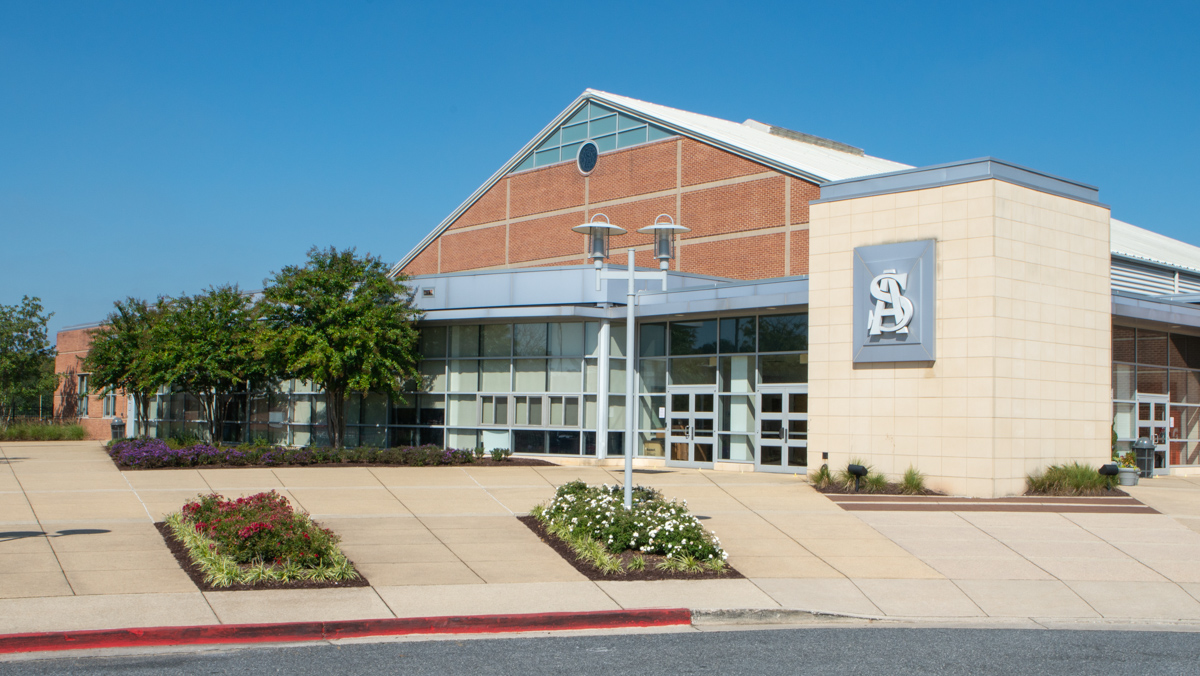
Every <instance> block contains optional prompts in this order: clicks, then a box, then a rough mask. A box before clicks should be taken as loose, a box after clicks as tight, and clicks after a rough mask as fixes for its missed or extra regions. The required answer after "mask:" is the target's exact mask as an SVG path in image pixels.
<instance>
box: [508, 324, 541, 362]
mask: <svg viewBox="0 0 1200 676" xmlns="http://www.w3.org/2000/svg"><path fill="white" fill-rule="evenodd" d="M546 334H547V330H546V325H545V324H517V325H515V326H513V353H514V354H516V355H517V356H518V357H544V356H546V340H547V338H546Z"/></svg>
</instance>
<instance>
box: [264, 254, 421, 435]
mask: <svg viewBox="0 0 1200 676" xmlns="http://www.w3.org/2000/svg"><path fill="white" fill-rule="evenodd" d="M403 281H404V280H403V278H400V279H394V278H392V277H389V276H388V267H387V266H386V265H385V264H384V263H383V262H382V261H381V260H380V259H379V258H377V257H372V256H369V255H368V256H359V255H357V254H356V252H355V250H354V249H347V250H344V251H339V250H337V249H336V248H333V247H330V248H329V249H319V248H316V247H314V248H313V249H311V250H309V252H308V262H307V263H306V264H305V265H304V266H302V267H300V266H288V267H285V268H283V270H281V271H280V272H278V273H276V274H275V275H274V276H273V277H272V278H271V279H269V280H267V281H266V288H265V290H264V291H263V300H262V302H261V303H260V317H261V327H260V328H261V330H260V332H259V349H260V353H261V354H263V355H264V357H266V358H267V359H269V360H270V362H271V363H272V364H273V365H274V366H275V367H276V368H277V369H278V370H279V371H280V372H282V373H285V374H287V375H288V376H290V377H296V378H301V379H304V380H311V381H313V382H314V383H316V384H317V385H319V386H320V387H322V388H323V389H324V390H325V398H326V415H327V417H328V422H329V430H330V441H331V442H332V443H333V445H334V446H335V447H338V448H341V447H342V446H343V445H344V439H345V427H346V418H345V415H344V409H345V399H346V395H347V394H348V393H349V392H366V391H368V390H370V391H373V392H386V393H395V392H397V391H399V389H400V383H401V382H403V381H405V380H415V379H417V378H418V377H419V376H418V373H417V329H416V324H415V319H416V317H417V314H418V312H417V310H415V309H414V308H413V307H412V304H411V301H410V298H409V294H408V289H407V288H406V287H405V286H404V284H403Z"/></svg>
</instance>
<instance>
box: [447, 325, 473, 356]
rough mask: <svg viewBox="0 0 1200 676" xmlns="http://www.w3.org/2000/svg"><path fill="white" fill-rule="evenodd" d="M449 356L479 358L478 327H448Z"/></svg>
mask: <svg viewBox="0 0 1200 676" xmlns="http://www.w3.org/2000/svg"><path fill="white" fill-rule="evenodd" d="M450 356H451V357H478V356H479V325H478V324H471V325H470V326H451V327H450Z"/></svg>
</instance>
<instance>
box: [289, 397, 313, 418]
mask: <svg viewBox="0 0 1200 676" xmlns="http://www.w3.org/2000/svg"><path fill="white" fill-rule="evenodd" d="M292 422H294V423H302V424H305V425H307V424H309V423H311V422H312V397H309V396H305V395H299V396H294V397H292Z"/></svg>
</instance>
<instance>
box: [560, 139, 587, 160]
mask: <svg viewBox="0 0 1200 676" xmlns="http://www.w3.org/2000/svg"><path fill="white" fill-rule="evenodd" d="M581 145H583V144H582V143H572V144H571V145H569V146H563V147H562V159H563V161H564V162H566V161H567V160H574V159H575V158H576V157H578V156H579V146H581Z"/></svg>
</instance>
